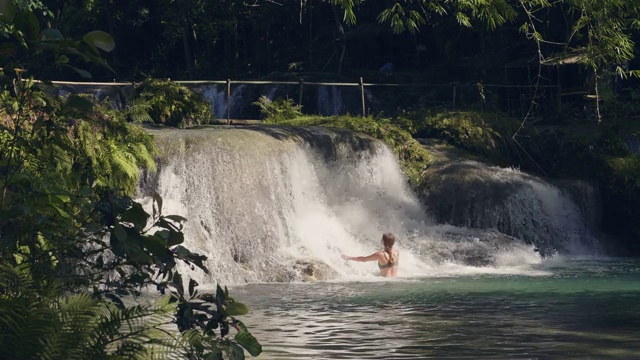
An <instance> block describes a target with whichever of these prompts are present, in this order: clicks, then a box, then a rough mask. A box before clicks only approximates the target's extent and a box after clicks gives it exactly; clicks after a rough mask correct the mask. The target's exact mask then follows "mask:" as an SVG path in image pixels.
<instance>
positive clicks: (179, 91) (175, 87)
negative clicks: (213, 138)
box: [136, 79, 213, 128]
mask: <svg viewBox="0 0 640 360" xmlns="http://www.w3.org/2000/svg"><path fill="white" fill-rule="evenodd" d="M136 99H137V101H142V102H144V103H145V104H148V106H149V110H148V112H149V115H150V116H151V118H152V119H153V121H154V122H155V123H156V124H163V125H167V126H175V127H179V128H186V127H191V126H196V125H201V124H207V123H209V121H211V119H212V118H213V114H212V110H211V104H210V103H209V102H208V101H207V100H206V99H205V98H204V97H203V96H202V95H201V94H200V93H198V92H195V91H192V90H190V89H189V88H187V87H186V86H184V85H180V84H178V83H176V82H172V81H169V80H159V79H147V80H145V81H143V82H142V83H141V84H140V85H139V86H138V87H137V88H136Z"/></svg>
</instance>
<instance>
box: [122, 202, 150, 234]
mask: <svg viewBox="0 0 640 360" xmlns="http://www.w3.org/2000/svg"><path fill="white" fill-rule="evenodd" d="M120 219H121V220H122V221H124V222H129V223H132V224H133V226H134V228H135V229H136V230H142V229H144V227H145V226H146V225H147V221H148V220H149V214H147V212H146V211H144V209H143V208H142V205H141V204H140V203H136V202H134V203H133V204H132V205H131V207H130V208H129V209H127V210H126V211H125V212H124V213H123V214H122V217H121V218H120Z"/></svg>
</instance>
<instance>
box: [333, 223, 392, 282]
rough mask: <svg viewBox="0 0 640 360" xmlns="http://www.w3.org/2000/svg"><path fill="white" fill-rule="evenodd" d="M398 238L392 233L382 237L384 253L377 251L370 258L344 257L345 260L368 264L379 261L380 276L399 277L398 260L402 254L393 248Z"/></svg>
mask: <svg viewBox="0 0 640 360" xmlns="http://www.w3.org/2000/svg"><path fill="white" fill-rule="evenodd" d="M395 242H396V238H395V237H394V236H393V234H391V233H386V234H384V235H382V246H383V247H384V250H383V251H376V252H374V253H373V254H371V255H369V256H347V255H344V254H343V255H342V258H343V259H345V260H352V261H359V262H366V261H378V268H379V269H380V276H384V277H396V276H398V260H399V257H400V253H398V250H396V249H394V248H393V244H395Z"/></svg>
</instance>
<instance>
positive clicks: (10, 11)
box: [0, 0, 16, 24]
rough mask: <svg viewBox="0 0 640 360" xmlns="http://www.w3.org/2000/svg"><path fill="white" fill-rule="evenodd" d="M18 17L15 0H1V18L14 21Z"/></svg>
mask: <svg viewBox="0 0 640 360" xmlns="http://www.w3.org/2000/svg"><path fill="white" fill-rule="evenodd" d="M15 17H16V4H15V3H14V2H13V0H0V20H1V21H4V22H6V23H9V24H10V23H12V22H13V19H14V18H15Z"/></svg>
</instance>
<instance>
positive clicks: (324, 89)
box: [318, 86, 344, 116]
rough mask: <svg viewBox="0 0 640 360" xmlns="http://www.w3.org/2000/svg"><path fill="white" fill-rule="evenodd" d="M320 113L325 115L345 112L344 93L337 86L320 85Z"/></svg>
mask: <svg viewBox="0 0 640 360" xmlns="http://www.w3.org/2000/svg"><path fill="white" fill-rule="evenodd" d="M318 114H319V115H324V116H330V115H342V114H344V110H343V104H342V93H341V92H340V89H339V88H338V87H337V86H320V87H318Z"/></svg>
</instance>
